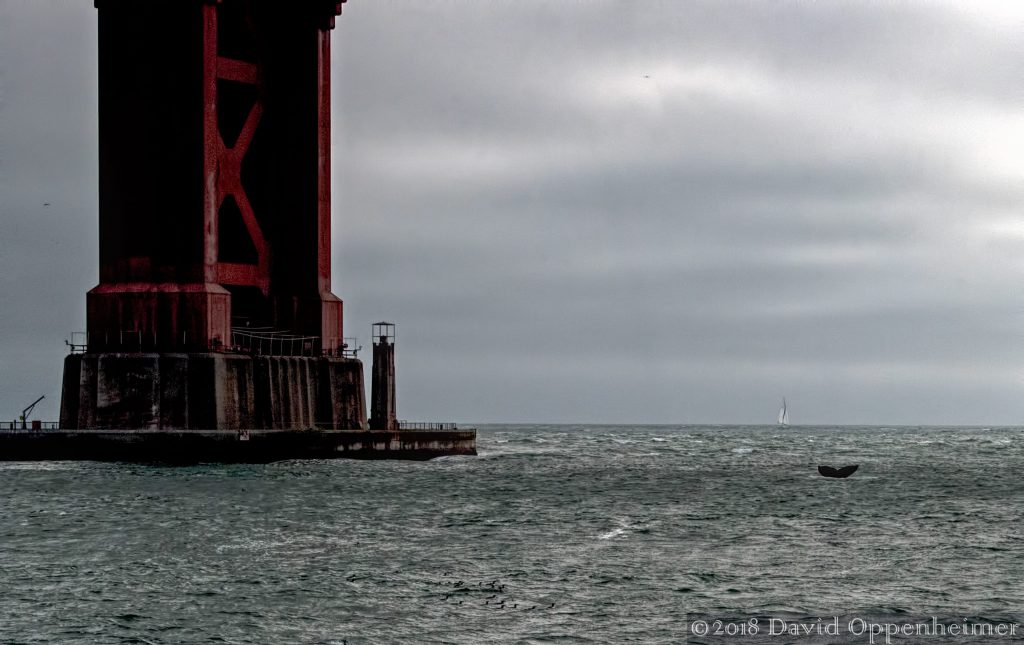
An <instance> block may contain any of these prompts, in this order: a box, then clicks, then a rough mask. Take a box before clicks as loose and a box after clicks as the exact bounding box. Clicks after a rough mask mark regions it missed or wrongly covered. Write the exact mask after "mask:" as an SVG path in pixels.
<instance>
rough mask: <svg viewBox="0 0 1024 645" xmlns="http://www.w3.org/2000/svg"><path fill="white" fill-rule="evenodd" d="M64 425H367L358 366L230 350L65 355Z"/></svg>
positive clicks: (349, 427) (290, 427)
mask: <svg viewBox="0 0 1024 645" xmlns="http://www.w3.org/2000/svg"><path fill="white" fill-rule="evenodd" d="M60 427H61V429H62V430H77V429H104V430H106V429H123V430H190V429H192V430H198V429H210V428H215V429H218V430H241V429H246V428H259V429H266V430H293V429H302V428H318V429H322V430H363V429H364V428H365V427H366V404H365V396H364V388H363V364H362V362H361V361H359V360H357V359H353V358H335V357H307V356H249V355H245V354H227V353H207V354H171V353H130V354H123V353H116V354H115V353H92V354H71V355H69V356H68V357H67V359H65V362H64V382H63V388H62V393H61V412H60Z"/></svg>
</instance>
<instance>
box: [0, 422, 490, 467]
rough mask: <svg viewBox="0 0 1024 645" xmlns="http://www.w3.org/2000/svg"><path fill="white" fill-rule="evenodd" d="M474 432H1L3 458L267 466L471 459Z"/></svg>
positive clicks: (0, 453) (0, 458) (1, 459)
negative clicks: (332, 461) (309, 461)
mask: <svg viewBox="0 0 1024 645" xmlns="http://www.w3.org/2000/svg"><path fill="white" fill-rule="evenodd" d="M475 454H476V431H475V430H445V431H424V430H411V431H397V432H375V431H369V432H368V431H344V430H236V431H227V430H70V431H69V430H4V431H0V461H50V460H75V461H126V462H149V463H164V464H195V463H270V462H274V461H284V460H288V459H336V458H349V459H411V460H426V459H433V458H435V457H442V456H449V455H475Z"/></svg>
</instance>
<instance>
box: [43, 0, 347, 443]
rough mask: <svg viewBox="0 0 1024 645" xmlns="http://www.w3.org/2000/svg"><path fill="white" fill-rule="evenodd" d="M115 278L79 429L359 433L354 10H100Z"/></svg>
mask: <svg viewBox="0 0 1024 645" xmlns="http://www.w3.org/2000/svg"><path fill="white" fill-rule="evenodd" d="M96 7H97V9H98V16H99V115H100V116H99V118H100V123H99V138H100V164H99V177H100V191H99V195H100V202H99V222H100V282H99V285H98V286H97V287H95V288H94V289H92V290H91V291H90V292H89V293H88V295H87V332H88V336H87V338H88V340H87V349H86V352H85V353H84V354H72V355H71V356H69V357H68V360H67V362H66V364H65V375H64V391H63V400H62V405H61V424H62V426H63V427H65V428H90V427H108V428H147V427H148V428H235V427H237V428H251V427H266V428H284V427H329V428H353V429H354V428H361V427H363V426H364V425H365V405H364V394H363V381H362V365H361V363H360V362H359V361H358V360H355V359H354V358H350V357H346V356H344V351H343V350H344V343H343V340H342V339H343V333H342V302H341V300H340V299H339V298H338V297H337V296H335V295H334V294H333V293H332V292H331V189H330V185H331V163H330V159H331V137H330V122H331V114H330V111H331V105H330V96H331V75H330V35H331V30H332V28H333V27H334V20H335V17H336V16H338V15H339V14H340V13H341V3H340V2H327V1H324V0H303V1H301V2H286V1H284V0H96Z"/></svg>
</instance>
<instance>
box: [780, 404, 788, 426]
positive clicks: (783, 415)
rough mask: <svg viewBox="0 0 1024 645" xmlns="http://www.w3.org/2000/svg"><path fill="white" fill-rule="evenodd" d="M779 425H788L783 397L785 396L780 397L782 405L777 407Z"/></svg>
mask: <svg viewBox="0 0 1024 645" xmlns="http://www.w3.org/2000/svg"><path fill="white" fill-rule="evenodd" d="M779 425H780V426H788V425H789V410H788V409H786V399H785V397H783V399H782V407H781V408H779Z"/></svg>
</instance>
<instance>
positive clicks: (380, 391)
mask: <svg viewBox="0 0 1024 645" xmlns="http://www.w3.org/2000/svg"><path fill="white" fill-rule="evenodd" d="M370 387H371V393H370V430H397V429H398V416H397V413H396V407H395V326H394V325H393V324H392V323H388V322H379V323H374V324H373V380H372V383H371V386H370Z"/></svg>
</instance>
